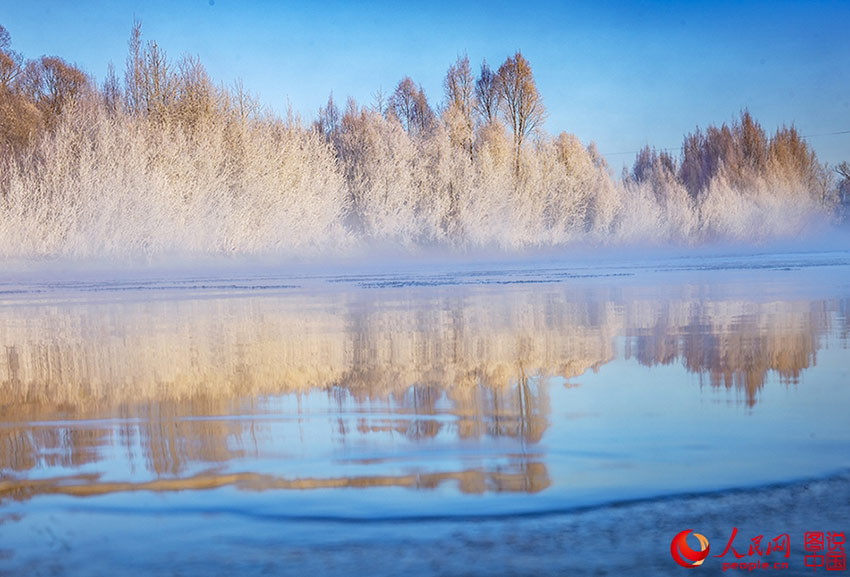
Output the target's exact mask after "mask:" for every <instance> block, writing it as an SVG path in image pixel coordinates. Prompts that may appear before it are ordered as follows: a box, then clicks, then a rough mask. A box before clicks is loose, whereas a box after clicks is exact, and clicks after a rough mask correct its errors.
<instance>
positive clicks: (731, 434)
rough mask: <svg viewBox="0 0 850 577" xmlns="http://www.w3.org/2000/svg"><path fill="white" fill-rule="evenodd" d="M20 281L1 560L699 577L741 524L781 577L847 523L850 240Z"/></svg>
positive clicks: (9, 310)
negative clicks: (810, 544) (727, 249)
mask: <svg viewBox="0 0 850 577" xmlns="http://www.w3.org/2000/svg"><path fill="white" fill-rule="evenodd" d="M8 277H9V278H6V279H3V280H2V282H0V574H4V575H5V574H8V575H18V574H20V575H24V574H28V575H39V574H44V575H54V574H59V575H113V574H137V575H148V574H169V575H170V574H175V575H196V574H197V575H201V574H202V575H219V574H221V575H228V574H304V573H305V572H313V573H316V574H332V575H349V574H372V575H384V574H385V575H396V574H401V573H406V574H416V575H420V574H422V575H431V574H433V575H464V574H487V575H498V574H528V575H541V574H570V575H573V574H607V573H610V574H635V575H648V574H679V573H680V572H681V571H684V569H681V568H680V567H678V566H677V565H675V564H674V563H673V561H672V559H671V557H670V540H671V539H672V537H673V535H675V534H676V533H678V532H679V531H681V530H683V529H689V528H694V529H696V530H697V531H698V532H701V533H703V534H705V535H706V536H707V537H708V538H709V540H710V541H711V544H712V552H715V551H717V553H718V554H719V553H720V552H722V550H723V548H724V547H725V544H726V542H727V541H728V539H729V536H730V534H731V532H732V529H733V527H738V528H739V534H740V536H739V537H738V541H736V542H735V546H736V548H737V549H738V550H739V551H745V550H746V548H747V546H748V543H749V539H750V538H751V537H754V536H756V535H759V534H765V535H766V536H767V538H772V537H773V536H775V535H778V534H781V533H789V534H790V535H791V552H792V555H791V558H790V559H789V561H790V565H791V566H790V568H789V570H786V571H783V574H785V575H790V574H808V573H809V572H810V571H811V570H809V569H806V570H804V567H803V560H802V549H803V547H802V545H803V532H805V531H833V530H837V531H841V530H843V531H845V532H850V504H848V503H850V475H848V469H850V418H848V409H850V378H848V375H850V351H848V334H850V323H848V311H850V256H849V255H848V254H847V253H830V254H818V255H774V256H765V255H761V256H758V257H713V258H701V259H668V260H664V261H646V262H644V263H639V264H634V263H632V264H621V265H615V264H610V265H605V266H598V265H597V266H589V265H584V266H580V265H574V266H569V265H565V264H557V263H555V264H553V263H545V264H539V263H538V264H535V265H533V266H532V265H528V266H518V265H512V266H509V265H502V266H496V267H485V266H472V265H468V266H464V267H460V266H455V267H445V268H444V269H441V270H437V269H427V270H419V271H414V272H393V273H387V272H382V273H378V272H371V273H366V274H363V273H361V274H356V275H355V274H333V275H329V274H300V275H295V274H290V275H280V274H263V275H244V274H241V275H202V276H199V277H197V278H185V277H184V278H179V279H175V278H173V277H171V278H169V279H165V280H150V279H148V280H145V281H138V280H133V279H130V280H121V281H114V280H103V279H102V278H101V279H99V280H87V281H85V282H84V281H70V280H67V279H66V280H63V281H61V282H57V281H55V280H45V279H42V280H37V281H33V280H31V279H29V280H26V279H23V277H22V276H21V275H18V276H17V277H15V276H14V275H8ZM22 279H23V280H22ZM720 564H721V560H720V559H711V558H710V559H709V560H708V561H707V562H706V564H705V566H704V567H703V568H701V570H703V571H704V572H705V574H711V572H712V571H714V572H719V570H720Z"/></svg>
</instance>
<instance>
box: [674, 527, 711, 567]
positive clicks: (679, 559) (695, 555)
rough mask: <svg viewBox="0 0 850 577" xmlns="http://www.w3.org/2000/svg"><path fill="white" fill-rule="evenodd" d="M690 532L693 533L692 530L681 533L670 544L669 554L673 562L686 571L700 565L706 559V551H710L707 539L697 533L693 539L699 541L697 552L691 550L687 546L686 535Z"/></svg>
mask: <svg viewBox="0 0 850 577" xmlns="http://www.w3.org/2000/svg"><path fill="white" fill-rule="evenodd" d="M691 532H693V529H688V530H686V531H682V532H681V533H679V534H678V535H676V536H675V537H673V542H672V543H670V554H671V555H673V560H674V561H675V562H676V563H678V564H679V565H681V566H682V567H687V568H688V569H693V568H694V567H699V566H700V565H702V562H703V561H705V558H706V557H708V551H709V550H710V547H709V545H708V539H706V538H705V536H703V535H700V534H699V533H694V537H696V538H697V539H698V540H699V546H700V548H699V551H694V550H693V549H691V546H690V545H688V535H689V534H690V533H691Z"/></svg>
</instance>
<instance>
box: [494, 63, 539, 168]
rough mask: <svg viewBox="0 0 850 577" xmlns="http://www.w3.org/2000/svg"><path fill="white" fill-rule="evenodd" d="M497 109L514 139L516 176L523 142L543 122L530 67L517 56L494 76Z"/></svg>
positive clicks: (502, 66) (501, 67) (537, 93)
mask: <svg viewBox="0 0 850 577" xmlns="http://www.w3.org/2000/svg"><path fill="white" fill-rule="evenodd" d="M496 76H497V86H498V89H499V90H498V92H499V96H500V98H499V102H500V108H501V111H502V114H503V116H504V117H505V121H506V122H507V124H508V126H510V128H511V130H512V131H513V136H514V166H515V169H516V171H517V172H519V155H520V149H521V148H522V143H523V141H524V140H525V139H526V138H527V137H528V136H529V135H530V134H532V133H533V132H535V131H536V130H538V129H539V128H540V127H541V126H542V125H543V121H544V120H545V119H546V109H545V108H544V107H543V100H542V99H541V97H540V93H539V92H537V84H536V83H535V82H534V75H533V74H532V72H531V65H530V64H529V63H528V60H526V59H525V57H523V55H522V53H521V52H517V53H516V54H514V56H513V57H509V58H508V59H507V60H505V62H504V64H502V65H501V66H500V67H499V71H498V72H497V73H496Z"/></svg>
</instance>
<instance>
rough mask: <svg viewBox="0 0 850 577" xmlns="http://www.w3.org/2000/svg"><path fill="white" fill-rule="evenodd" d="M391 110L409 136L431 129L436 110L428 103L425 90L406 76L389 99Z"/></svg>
mask: <svg viewBox="0 0 850 577" xmlns="http://www.w3.org/2000/svg"><path fill="white" fill-rule="evenodd" d="M388 104H389V112H390V113H391V114H393V115H394V116H395V117H396V118H397V119H398V121H399V122H401V125H402V127H404V129H405V130H406V131H407V134H408V135H409V136H411V137H412V136H417V135H421V134H424V133H427V132H428V131H430V129H431V127H432V126H433V123H434V111H433V110H431V106H430V105H429V104H428V99H427V98H426V97H425V91H423V90H422V87H419V86H416V84H415V83H414V82H413V80H411V79H410V77H409V76H405V77H404V78H403V79H402V80H401V81H400V82H399V83H398V86H396V89H395V91H394V92H393V93H392V95H391V96H390V99H389V103H388Z"/></svg>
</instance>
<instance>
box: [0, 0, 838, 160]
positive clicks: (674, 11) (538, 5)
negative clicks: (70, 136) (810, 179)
mask: <svg viewBox="0 0 850 577" xmlns="http://www.w3.org/2000/svg"><path fill="white" fill-rule="evenodd" d="M134 16H135V17H137V18H139V19H141V20H142V32H143V37H144V38H146V39H148V40H156V41H157V42H158V43H159V44H160V46H161V47H163V48H165V50H166V51H167V53H168V54H169V56H170V57H172V58H175V59H176V57H178V56H179V55H180V54H182V53H187V52H188V53H191V54H195V55H198V56H200V58H201V60H202V62H203V63H204V64H205V65H206V67H207V69H208V70H209V72H210V74H211V76H212V77H213V79H214V80H216V81H224V82H231V81H233V80H235V79H237V78H241V79H242V80H243V83H244V85H245V87H246V88H247V89H249V90H250V91H252V92H254V93H256V94H258V95H259V96H260V98H261V100H262V101H263V102H264V103H266V104H269V105H271V106H272V107H274V108H275V109H276V110H277V111H283V110H285V108H286V106H287V102H288V103H290V104H291V105H292V107H293V109H294V110H295V111H296V112H297V113H299V114H300V115H301V116H302V118H305V119H307V120H309V119H312V117H313V115H314V113H315V111H316V110H317V109H318V108H319V106H320V105H322V104H324V103H325V102H326V101H327V97H328V94H329V93H330V92H331V91H332V90H333V92H334V96H335V98H336V99H337V100H338V101H339V102H341V103H342V102H344V100H345V98H346V97H347V96H353V97H354V98H356V99H357V101H358V102H360V103H363V104H367V103H370V102H371V101H372V99H373V94H374V93H375V92H376V91H377V90H378V89H382V90H383V91H384V92H385V93H389V92H391V91H392V89H393V88H394V87H395V85H396V84H397V83H398V81H399V80H400V79H401V78H402V77H404V76H405V75H408V76H410V77H412V78H413V80H414V81H416V82H417V83H420V84H422V86H423V87H424V89H425V91H426V93H427V94H428V97H429V99H430V101H431V102H432V104H438V103H439V102H440V101H441V100H442V79H443V76H444V75H445V71H446V69H447V68H448V66H449V65H450V64H452V63H453V62H454V61H455V59H456V58H457V56H458V55H459V54H463V53H466V54H468V56H469V58H470V61H471V63H472V65H473V68H474V70H475V71H476V72H477V71H478V67H479V65H480V63H481V61H482V59H484V58H486V59H487V61H488V63H490V65H491V66H493V67H494V68H497V67H498V66H499V64H501V62H502V61H504V59H505V58H506V57H507V56H509V55H511V54H513V52H514V51H516V50H518V49H519V50H522V52H523V54H524V55H525V56H526V58H527V59H528V60H529V61H530V62H531V65H532V68H533V70H534V74H535V78H536V80H537V84H538V88H539V90H540V92H541V94H542V95H543V98H544V103H545V105H546V107H547V109H548V111H549V118H548V120H547V122H546V125H545V128H546V130H547V131H548V132H550V133H552V134H557V133H559V132H561V131H563V130H565V131H567V132H571V133H573V134H576V135H577V136H578V137H579V138H580V139H581V140H582V141H583V142H585V143H588V142H590V141H591V140H593V141H596V143H597V145H598V146H599V149H600V150H601V151H602V152H603V153H605V154H606V155H607V156H608V158H609V161H611V164H612V167H613V168H615V169H619V168H620V167H622V166H623V164H624V163H628V164H630V163H631V162H632V160H633V155H619V154H616V153H622V152H633V151H636V150H637V149H638V148H640V147H641V146H643V145H644V144H651V145H654V146H656V147H658V148H666V147H674V148H675V149H676V150H678V148H679V146H680V145H681V142H682V137H683V136H684V134H685V133H687V132H690V131H692V130H693V129H694V128H695V127H696V126H697V125H699V126H703V127H704V126H706V125H708V124H712V123H713V124H719V123H721V122H728V121H731V120H732V119H733V118H734V117H735V116H737V114H738V113H739V111H740V110H741V109H743V108H744V107H748V108H749V110H750V111H751V112H752V113H753V115H754V116H755V117H756V118H757V119H758V120H759V121H760V122H761V123H762V125H763V126H764V127H765V128H766V129H767V130H768V131H772V130H774V129H775V128H776V127H778V126H779V125H781V124H783V123H786V124H791V123H794V124H795V125H796V126H797V128H798V129H799V130H800V132H801V133H802V134H803V135H812V136H811V137H810V138H809V142H810V144H811V145H812V146H813V147H814V148H815V150H816V151H817V153H818V155H819V158H820V159H821V160H822V161H827V162H829V163H831V164H835V163H837V162H839V161H841V160H850V133H845V134H832V135H829V134H827V133H834V132H843V131H850V1H848V0H833V1H805V2H804V1H796V2H790V1H784V0H769V1H758V2H744V1H723V0H714V1H710V2H669V1H668V2H663V1H635V2H626V1H608V2H606V1H603V0H596V1H586V2H530V1H524V2H510V3H505V2H494V1H485V2H461V1H457V2H453V3H425V2H415V3H413V2H411V3H409V4H408V3H405V2H372V3H362V4H359V3H354V2H335V1H323V2H287V1H281V2H259V1H256V2H251V1H247V0H243V1H236V0H171V1H165V0H152V1H127V2H120V1H102V2H87V1H78V2H72V1H69V0H62V1H60V0H57V1H53V2H44V1H41V2H39V1H28V2H23V1H15V0H0V23H1V24H3V25H4V26H5V27H6V28H7V30H8V31H9V32H10V34H11V35H12V46H13V48H14V49H16V50H18V51H19V52H22V53H23V54H24V55H25V56H27V57H30V58H31V57H37V56H40V55H42V54H49V55H58V56H62V57H64V58H65V59H67V60H69V61H71V62H74V63H76V64H77V65H78V66H80V67H81V68H83V69H84V70H86V71H87V72H89V73H91V74H93V75H94V76H95V77H96V78H97V79H98V80H99V81H100V80H102V79H103V77H104V74H105V72H106V67H107V63H108V62H109V61H110V60H111V61H113V62H114V64H115V66H116V69H117V70H118V71H119V72H121V71H123V67H124V60H125V57H126V53H127V39H128V37H129V32H130V28H131V26H132V22H133V18H134Z"/></svg>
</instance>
